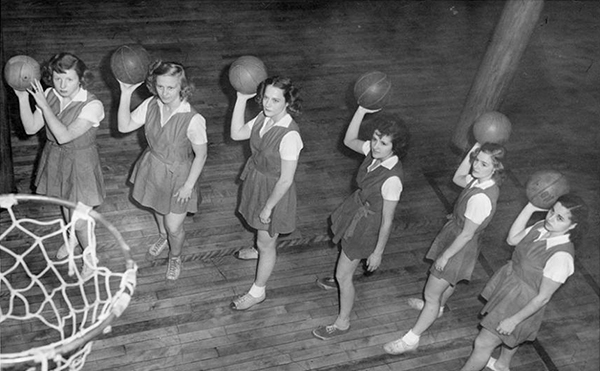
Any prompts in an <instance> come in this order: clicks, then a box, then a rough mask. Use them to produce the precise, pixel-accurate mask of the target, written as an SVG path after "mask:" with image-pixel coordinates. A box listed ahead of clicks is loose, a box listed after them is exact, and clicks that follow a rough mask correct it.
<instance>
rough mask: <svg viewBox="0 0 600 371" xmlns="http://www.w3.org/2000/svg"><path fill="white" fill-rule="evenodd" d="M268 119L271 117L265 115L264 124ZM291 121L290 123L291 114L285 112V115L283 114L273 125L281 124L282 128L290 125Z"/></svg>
mask: <svg viewBox="0 0 600 371" xmlns="http://www.w3.org/2000/svg"><path fill="white" fill-rule="evenodd" d="M270 119H271V118H270V117H266V116H265V125H266V124H267V121H269V120H270ZM291 123H292V116H290V114H289V113H286V114H285V116H283V117H282V118H281V119H280V120H279V121H277V122H276V123H275V124H274V125H273V126H282V127H284V128H287V127H288V126H290V124H291Z"/></svg>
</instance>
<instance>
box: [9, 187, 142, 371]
mask: <svg viewBox="0 0 600 371" xmlns="http://www.w3.org/2000/svg"><path fill="white" fill-rule="evenodd" d="M18 203H21V205H22V206H23V207H16V206H17V204H18ZM30 203H33V206H31V205H29V204H30ZM21 205H20V206H21ZM40 205H41V206H40ZM52 205H55V206H60V207H63V208H69V209H70V210H72V212H71V215H72V217H71V220H70V221H69V223H65V221H64V220H63V218H62V217H61V216H60V213H58V218H55V219H49V218H47V217H46V218H44V217H39V219H40V220H36V219H34V218H28V217H26V216H25V215H24V213H26V212H27V211H29V212H30V213H35V214H36V215H38V214H46V215H47V214H48V213H47V211H49V210H53V209H52V208H49V206H52ZM27 206H29V207H27ZM3 209H6V210H3ZM54 209H56V210H58V208H56V207H55V208H54ZM40 211H41V212H40ZM44 211H46V213H44ZM7 214H8V215H7ZM42 219H46V220H42ZM0 222H1V227H0V329H1V332H0V349H1V354H0V369H3V370H4V369H5V368H6V369H7V370H9V369H10V370H12V369H17V368H18V369H20V370H43V371H45V370H80V369H81V368H82V367H83V365H84V363H85V360H86V357H87V355H88V354H89V353H90V352H91V349H92V340H93V339H94V338H95V337H96V336H98V335H99V334H101V333H105V334H106V333H108V332H110V325H111V323H112V321H113V320H114V319H115V318H117V317H119V316H120V315H121V314H122V313H123V311H124V310H125V309H126V308H127V306H128V305H129V301H130V299H131V296H132V295H133V292H134V289H135V286H136V273H137V265H136V264H135V262H134V261H133V259H132V258H131V253H130V250H129V246H128V245H127V243H126V242H125V241H124V240H123V238H122V236H121V234H120V233H119V231H118V230H117V229H116V228H115V227H114V226H112V224H110V223H108V222H107V221H106V220H105V219H104V217H103V216H102V215H100V214H99V213H97V212H95V211H94V210H92V209H91V208H90V207H87V206H85V205H83V204H81V203H80V204H78V205H75V204H73V203H71V202H68V201H64V200H60V199H56V198H51V197H46V196H40V195H26V194H23V195H18V194H10V195H0ZM9 222H10V223H9ZM97 222H100V224H99V225H101V226H103V228H102V231H101V232H100V233H102V232H105V233H104V234H103V237H102V238H103V241H104V240H105V239H106V240H107V241H108V240H109V237H111V236H112V240H110V241H116V245H118V247H120V250H121V253H122V254H120V255H121V256H120V257H118V258H117V263H116V264H110V262H113V263H114V260H115V259H114V257H112V256H111V258H112V259H107V260H110V262H109V264H107V265H99V264H98V258H97V256H96V234H97V232H99V231H97V230H96V223H97ZM8 224H10V225H8ZM76 224H77V225H78V230H79V233H81V231H82V228H81V226H82V224H84V225H85V233H86V235H87V239H88V246H87V247H86V248H85V249H84V250H83V252H82V253H78V251H79V250H80V249H79V248H78V247H76V246H77V239H76V237H75V236H76V234H75V225H76ZM6 226H8V227H6ZM62 244H66V246H67V251H68V256H67V257H66V258H63V259H56V258H54V256H55V254H56V250H57V249H58V247H59V246H61V245H62ZM104 245H105V244H104V242H103V244H102V246H104ZM51 255H52V257H51ZM109 266H110V268H109Z"/></svg>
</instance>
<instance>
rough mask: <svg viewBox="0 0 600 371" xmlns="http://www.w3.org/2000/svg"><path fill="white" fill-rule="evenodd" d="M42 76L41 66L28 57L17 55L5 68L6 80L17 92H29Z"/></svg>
mask: <svg viewBox="0 0 600 371" xmlns="http://www.w3.org/2000/svg"><path fill="white" fill-rule="evenodd" d="M40 76H41V72H40V64H39V63H38V62H37V61H36V60H35V59H33V58H31V57H28V56H26V55H16V56H14V57H12V58H11V59H9V60H8V62H6V65H5V66H4V79H5V80H6V83H7V84H8V85H10V87H11V88H13V89H15V90H21V91H22V90H27V89H28V88H29V86H30V85H31V83H32V82H33V80H34V79H37V80H39V79H40Z"/></svg>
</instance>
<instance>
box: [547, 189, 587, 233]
mask: <svg viewBox="0 0 600 371" xmlns="http://www.w3.org/2000/svg"><path fill="white" fill-rule="evenodd" d="M557 203H560V204H561V205H562V206H564V207H565V208H567V209H569V211H570V212H571V223H572V224H577V225H576V226H575V228H573V229H571V230H569V231H568V232H567V234H568V235H569V239H570V240H571V241H572V242H573V244H579V243H580V242H581V239H582V238H583V235H584V234H585V232H586V231H587V228H588V225H587V220H588V214H589V209H588V206H587V204H586V203H585V201H583V199H582V198H581V197H579V196H577V195H575V194H572V193H568V194H566V195H562V196H560V197H559V198H558V199H557V200H556V202H555V204H557Z"/></svg>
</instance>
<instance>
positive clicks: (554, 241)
mask: <svg viewBox="0 0 600 371" xmlns="http://www.w3.org/2000/svg"><path fill="white" fill-rule="evenodd" d="M538 232H540V235H539V237H538V238H536V239H535V241H536V242H537V241H540V240H546V250H548V249H549V248H551V247H554V246H558V245H563V244H565V243H567V242H569V241H571V239H570V238H569V235H568V234H562V235H560V236H556V237H550V238H546V236H545V235H546V233H547V232H548V230H547V229H546V228H544V227H543V226H542V227H540V228H538Z"/></svg>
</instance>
